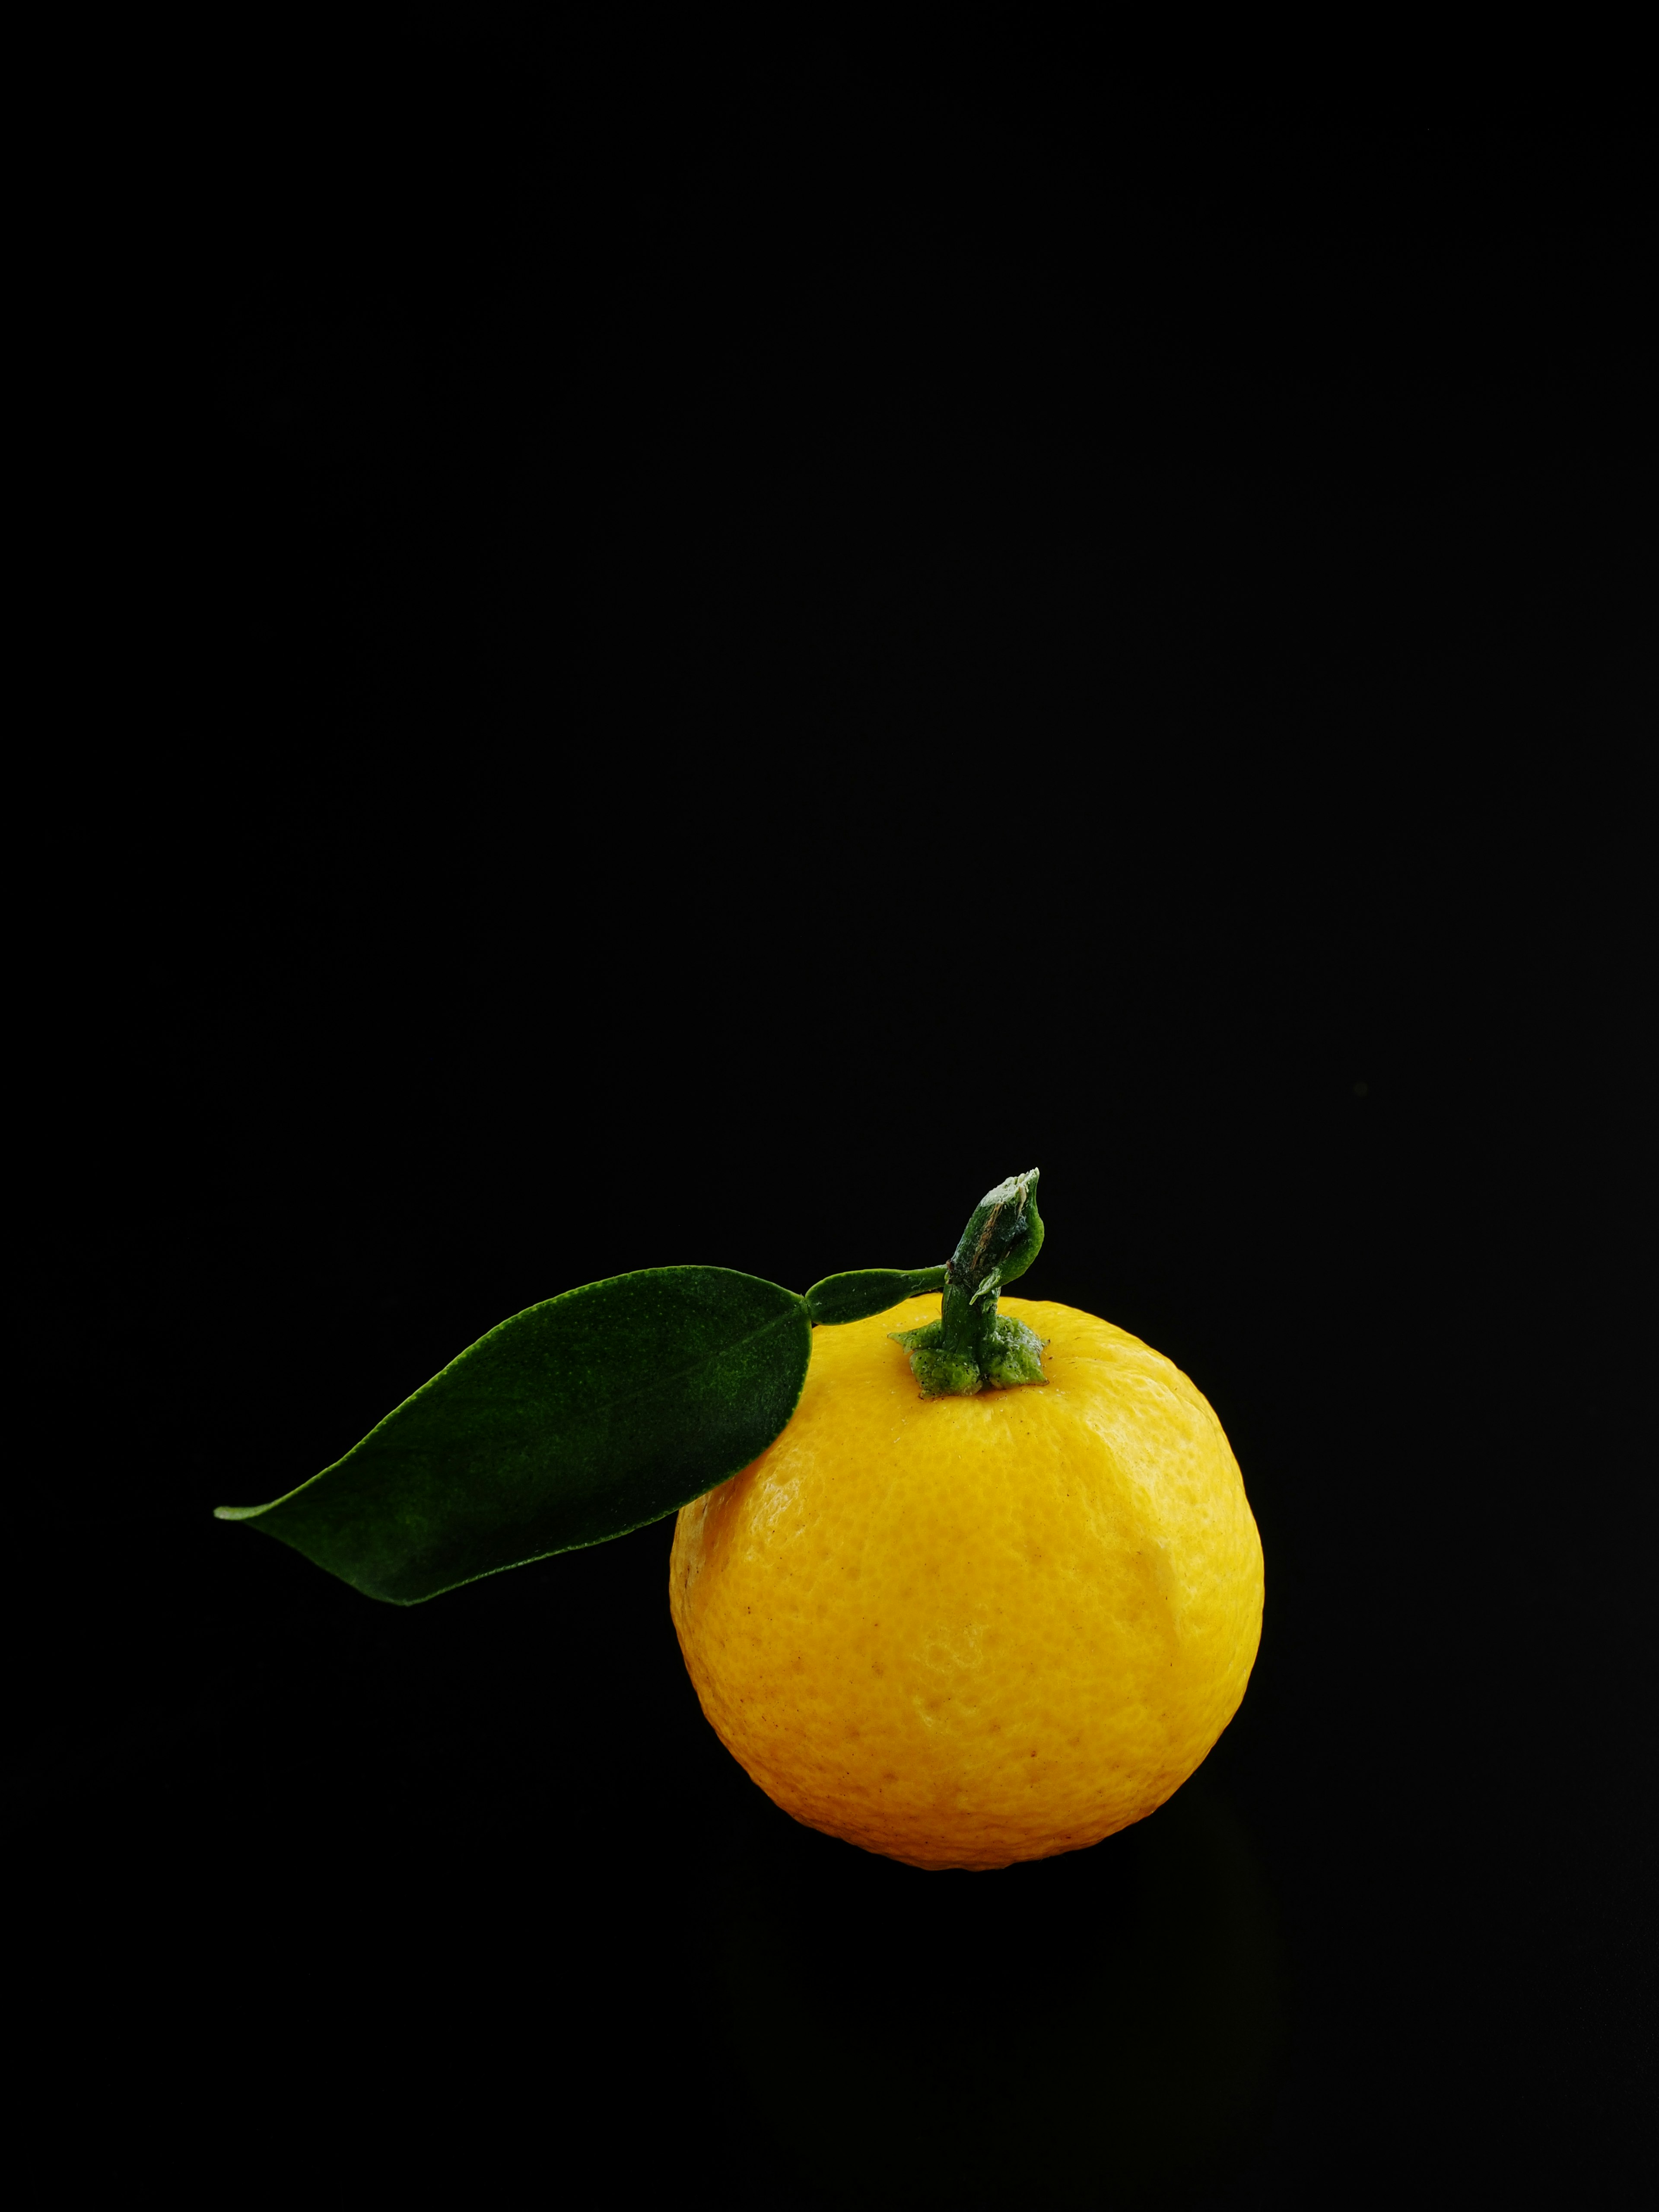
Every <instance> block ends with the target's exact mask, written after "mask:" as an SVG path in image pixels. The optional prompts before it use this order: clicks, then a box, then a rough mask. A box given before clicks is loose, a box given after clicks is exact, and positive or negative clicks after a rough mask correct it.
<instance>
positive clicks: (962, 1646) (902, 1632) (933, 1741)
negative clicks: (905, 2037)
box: [670, 1297, 1262, 1868]
mask: <svg viewBox="0 0 1659 2212" xmlns="http://www.w3.org/2000/svg"><path fill="white" fill-rule="evenodd" d="M999 1310H1000V1311H1001V1312H1002V1313H1004V1314H1006V1315H1009V1316H1012V1318H1014V1319H1016V1320H1018V1321H1023V1322H1025V1323H1026V1324H1027V1326H1028V1327H1030V1328H1032V1329H1034V1330H1035V1331H1036V1334H1037V1335H1038V1336H1039V1337H1042V1338H1044V1339H1046V1340H1047V1350H1046V1351H1045V1352H1044V1353H1043V1356H1042V1368H1043V1372H1044V1374H1045V1376H1047V1377H1048V1380H1047V1382H1046V1383H1045V1384H1033V1385H1030V1386H1026V1387H1023V1388H1017V1389H987V1390H985V1391H982V1392H981V1393H980V1394H979V1395H975V1396H972V1397H949V1396H946V1397H939V1398H932V1399H927V1400H924V1399H922V1398H921V1397H920V1396H919V1395H918V1393H917V1386H916V1382H915V1376H913V1375H912V1373H911V1370H910V1366H909V1362H908V1359H907V1358H906V1355H905V1353H904V1352H903V1351H902V1349H901V1347H900V1346H897V1345H896V1344H894V1343H892V1342H891V1341H890V1332H892V1331H894V1330H896V1329H903V1328H915V1327H917V1326H919V1325H920V1324H921V1322H925V1321H928V1320H931V1319H933V1318H934V1317H935V1316H937V1315H938V1313H939V1300H938V1298H937V1297H928V1298H913V1299H910V1300H909V1301H908V1302H907V1303H906V1304H903V1305H902V1306H899V1307H896V1308H895V1309H894V1310H892V1311H891V1312H890V1313H884V1314H881V1315H878V1316H876V1317H875V1318H874V1319H872V1320H868V1321H861V1322H852V1323H850V1324H848V1326H846V1327H844V1328H817V1329H816V1330H815V1331H814V1332H813V1337H812V1354H811V1366H810V1369H809V1370H808V1373H807V1377H806V1384H805V1390H804V1391H803V1393H802V1395H801V1401H800V1404H799V1407H798V1408H797V1409H796V1412H795V1414H794V1418H793V1419H792V1420H791V1422H790V1423H789V1425H788V1427H787V1429H785V1430H784V1431H783V1433H782V1435H781V1436H780V1437H778V1439H777V1441H776V1442H775V1443H774V1444H772V1445H771V1446H770V1447H769V1449H768V1450H766V1451H764V1452H763V1453H762V1455H761V1456H760V1457H759V1458H758V1459H757V1460H756V1461H755V1462H753V1463H752V1465H750V1466H749V1467H747V1468H744V1470H743V1472H742V1473H741V1474H737V1475H734V1476H733V1477H732V1480H730V1481H729V1482H726V1483H723V1484H722V1485H721V1486H720V1488H719V1489H717V1490H714V1491H711V1492H708V1495H707V1496H705V1497H702V1498H696V1499H695V1500H694V1501H693V1502H692V1503H691V1504H690V1505H687V1506H684V1507H683V1508H682V1510H681V1511H680V1514H679V1517H678V1524H677V1526H676V1528H675V1534H674V1547H673V1555H672V1562H671V1569H670V1604H671V1608H672V1613H673V1618H674V1626H675V1628H676V1630H677V1631H678V1635H679V1639H680V1646H681V1649H682V1650H683V1651H684V1655H685V1662H686V1665H687V1667H688V1668H689V1669H690V1674H691V1680H692V1681H693V1683H694V1684H695V1685H696V1692H697V1695H698V1698H699V1699H701V1701H702V1708H703V1711H704V1712H705V1713H706V1714H707V1716H708V1719H709V1721H710V1723H712V1724H713V1726H714V1729H715V1731H716V1732H717V1734H718V1735H719V1736H720V1740H721V1741H722V1742H723V1743H724V1744H725V1745H726V1747H727V1749H728V1750H729V1751H730V1752H731V1753H732V1756H733V1757H734V1758H735V1759H738V1762H739V1764H740V1765H742V1766H743V1767H744V1769H745V1770H746V1771H748V1773H749V1774H750V1775H751V1776H752V1777H753V1778H754V1779H755V1781H756V1782H757V1783H758V1784H759V1785H760V1787H761V1788H762V1789H763V1790H765V1791H766V1792H767V1794H768V1796H770V1797H771V1798H773V1799H774V1800H775V1802H777V1803H778V1804H779V1805H781V1807H782V1808H783V1809H784V1810H785V1811H786V1812H787V1813H789V1814H793V1817H794V1818H795V1819H796V1820H800V1821H803V1822H804V1823H805V1825H806V1826H809V1827H813V1828H819V1829H823V1830H824V1831H826V1832H828V1833H829V1834H831V1835H835V1836H840V1837H842V1838H845V1839H846V1840H847V1841H848V1842H849V1843H854V1844H860V1845H861V1846H862V1847H863V1848H864V1849H865V1850H871V1851H877V1852H880V1853H881V1854H883V1855H884V1856H885V1857H889V1858H893V1859H899V1860H902V1861H903V1862H905V1863H907V1864H908V1865H911V1866H917V1867H930V1868H943V1867H964V1868H992V1867H1004V1866H1007V1865H1009V1864H1011V1863H1013V1862H1014V1861H1016V1860H1022V1859H1036V1858H1047V1857H1052V1856H1053V1855H1054V1854H1055V1853H1056V1852H1060V1851H1069V1850H1079V1849H1080V1848H1081V1847H1083V1846H1084V1845H1085V1844H1093V1843H1096V1842H1097V1841H1098V1840H1099V1839H1100V1838H1102V1837H1103V1836H1109V1835H1110V1834H1112V1833H1113V1832H1115V1830H1116V1829H1119V1828H1122V1827H1126V1826H1128V1824H1129V1823H1130V1822H1131V1821H1134V1820H1142V1819H1144V1818H1145V1817H1146V1814H1149V1813H1151V1812H1152V1811H1154V1810H1155V1809H1156V1808H1157V1807H1158V1806H1159V1805H1161V1804H1162V1803H1164V1801H1165V1799H1166V1798H1168V1797H1169V1796H1171V1795H1172V1794H1173V1792H1174V1791H1175V1790H1178V1789H1179V1788H1180V1786H1181V1784H1182V1783H1183V1782H1184V1781H1185V1780H1186V1779H1187V1777H1188V1775H1189V1774H1191V1773H1192V1771H1194V1768H1195V1767H1196V1766H1197V1765H1199V1763H1200V1760H1202V1759H1203V1758H1204V1757H1205V1755H1206V1753H1207V1752H1208V1751H1209V1749H1210V1748H1211V1747H1212V1744H1213V1743H1214V1742H1215V1741H1216V1739H1217V1737H1218V1735H1220V1734H1221V1731H1222V1730H1223V1729H1225V1727H1226V1725H1227V1723H1228V1722H1229V1721H1230V1720H1231V1718H1232V1716H1233V1714H1234V1713H1235V1712H1236V1711H1237V1709H1238V1705H1239V1702H1240V1700H1241V1699H1242V1698H1243V1694H1244V1686H1245V1684H1246V1682H1247V1681H1248V1680H1249V1674H1250V1668H1251V1666H1252V1665H1253V1663H1254V1662H1255V1654H1256V1648H1257V1645H1258V1643H1259V1641H1260V1638H1261V1599H1262V1567H1261V1541H1260V1539H1259V1538H1258V1536H1257V1534H1256V1527H1255V1520H1254V1518H1253V1516H1252V1515H1251V1512H1250V1509H1249V1504H1248V1502H1247V1500H1246V1498H1245V1495H1244V1486H1243V1480H1241V1478H1240V1475H1239V1471H1238V1465H1237V1461H1236V1460H1235V1459H1234V1457H1233V1455H1232V1452H1231V1449H1230V1448H1229V1445H1228V1443H1227V1439H1226V1437H1225V1435H1224V1434H1223V1433H1222V1429H1221V1425H1220V1423H1219V1422H1218V1420H1217V1419H1216V1417H1215V1414H1214V1413H1213V1412H1212V1409H1211V1407H1210V1405H1209V1403H1208V1401H1206V1399H1205V1397H1204V1396H1203V1395H1202V1393H1201V1392H1200V1391H1199V1390H1198V1389H1195V1388H1194V1385H1193V1384H1192V1383H1189V1382H1188V1379H1187V1377H1186V1376H1184V1375H1183V1374H1182V1373H1181V1371H1180V1370H1179V1369H1178V1368H1176V1366H1174V1365H1173V1364H1171V1362H1170V1361H1169V1360H1168V1359H1165V1358H1164V1357H1163V1356H1162V1355H1161V1354H1160V1353H1158V1352H1154V1351H1152V1348H1151V1347H1150V1346H1147V1345H1145V1344H1143V1343H1141V1341H1140V1340H1139V1338H1138V1337H1133V1336H1130V1335H1129V1334H1127V1332H1126V1331H1124V1330H1123V1329H1121V1328H1114V1327H1113V1326H1112V1324H1111V1323H1110V1322H1105V1321H1101V1320H1098V1319H1097V1317H1096V1316H1093V1315H1092V1314H1086V1313H1080V1312H1079V1311H1078V1310H1076V1309H1075V1308H1073V1307H1070V1306H1063V1305H1052V1304H1043V1303H1042V1302H1040V1301H1034V1300H1030V1299H1024V1298H1017V1297H1004V1298H1002V1299H1001V1300H1000V1307H999Z"/></svg>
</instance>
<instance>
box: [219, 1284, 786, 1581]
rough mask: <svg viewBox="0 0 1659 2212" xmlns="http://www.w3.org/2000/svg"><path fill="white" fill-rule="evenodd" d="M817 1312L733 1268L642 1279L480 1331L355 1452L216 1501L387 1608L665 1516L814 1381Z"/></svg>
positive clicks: (742, 1451)
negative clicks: (255, 1497)
mask: <svg viewBox="0 0 1659 2212" xmlns="http://www.w3.org/2000/svg"><path fill="white" fill-rule="evenodd" d="M811 1335H812V1328H811V1316H810V1315H809V1313H808V1310H807V1306H806V1303H805V1299H803V1298H801V1297H798V1296H797V1295H796V1293H795V1292H794V1291H786V1290H782V1289H781V1288H780V1287H779V1285H777V1284H775V1283H768V1282H763V1281H762V1280H761V1279H760V1278H759V1277H758V1276H756V1275H742V1274H738V1273H735V1272H734V1271H733V1270H732V1269H731V1268H729V1267H647V1268H645V1269H642V1270H641V1272H640V1273H637V1274H633V1275H616V1276H612V1277H611V1279H609V1280H608V1281H606V1282H601V1283H589V1284H586V1285H584V1287H583V1288H582V1289H580V1290H577V1291H565V1292H564V1294H563V1295H562V1297H556V1298H549V1299H547V1300H546V1301H545V1302H544V1304H541V1305H535V1306H531V1307H530V1308H528V1309H527V1310H526V1311H525V1312H524V1313H521V1314H515V1315H514V1316H513V1318H512V1320H511V1321H504V1322H502V1323H501V1326H500V1327H499V1328H493V1329H491V1330H490V1332H489V1335H488V1336H484V1337H481V1338H480V1339H479V1340H478V1341H477V1344H475V1345H473V1346H471V1349H470V1350H469V1351H466V1352H462V1353H461V1355H460V1357H459V1358H457V1359H453V1360H451V1362H450V1364H449V1365H448V1366H447V1367H446V1368H445V1369H444V1370H443V1371H442V1372H441V1374H439V1375H435V1376H434V1377H433V1378H432V1380H431V1382H429V1383H424V1384H423V1385H422V1388H421V1389H418V1390H417V1391H416V1393H415V1394H414V1395H413V1396H412V1397H410V1398H406V1399H405V1400H404V1402H403V1404H402V1405H401V1406H399V1407H397V1408H396V1409H395V1410H394V1411H393V1412H392V1413H388V1414H387V1415H386V1419H384V1420H383V1421H381V1422H380V1424H379V1425H378V1426H376V1427H375V1428H374V1429H371V1430H370V1431H369V1433H368V1436H366V1437H364V1438H363V1440H362V1443H359V1444H356V1445H354V1447H353V1448H352V1449H351V1450H350V1451H349V1452H348V1453H347V1454H346V1455H345V1456H344V1458H343V1459H339V1460H337V1461H336V1462H334V1464H333V1466H332V1467H329V1468H324V1470H323V1472H322V1473H321V1474H315V1475H313V1476H312V1478H311V1480H309V1481H308V1482H305V1483H301V1486H300V1487H299V1488H298V1489H297V1490H292V1491H290V1492H289V1493H288V1495H287V1496H286V1497H285V1498H276V1500H275V1501H274V1502H273V1503H272V1504H269V1505H244V1506H228V1505H222V1506H220V1507H219V1508H218V1509H217V1511H218V1515H219V1517H220V1519H222V1520H226V1521H247V1522H251V1523H252V1526H253V1527H254V1528H258V1529H261V1530H263V1531H264V1534H267V1535H270V1536H276V1537H279V1538H280V1539H281V1540H282V1541H283V1543H285V1544H291V1545H292V1546H293V1547H294V1548H295V1551H297V1552H302V1553H304V1554H305V1556H306V1557H307V1559H311V1560H313V1561H314V1562H315V1563H316V1565H318V1566H319V1567H325V1568H326V1569H327V1570H328V1571H329V1572H330V1573H331V1574H334V1575H338V1576H339V1577H340V1578H341V1579H342V1580H343V1581H344V1582H348V1583H352V1584H353V1585H354V1586H355V1587H356V1589H360V1590H362V1591H364V1592H366V1593H367V1594H368V1595H369V1596H370V1597H378V1598H384V1599H386V1600H387V1601H389V1602H390V1603H392V1604H393V1605H416V1604H418V1603H420V1601H422V1599H424V1598H429V1597H435V1596H436V1595H438V1594H439V1592H440V1591H441V1590H447V1589H454V1588H455V1587H456V1586H457V1584H458V1583H469V1582H476V1581H477V1579H478V1577H480V1576H481V1575H491V1574H496V1573H499V1572H500V1571H501V1569H502V1568H504V1567H515V1566H522V1565H524V1564H525V1563H526V1561H528V1560H531V1559H544V1558H545V1557H546V1556H547V1555H548V1553H552V1552H568V1551H573V1550H574V1549H576V1548H577V1547H579V1546H581V1545H585V1544H600V1543H604V1542H605V1541H606V1540H607V1539H608V1538H610V1537H612V1536H621V1535H625V1534H627V1533H628V1531H629V1529H631V1528H642V1527H643V1526H644V1525H645V1523H646V1522H648V1521H659V1520H660V1519H662V1518H663V1516H665V1514H669V1513H672V1512H674V1511H676V1510H678V1507H680V1506H682V1505H684V1504H687V1503H688V1502H689V1501H690V1499H691V1498H697V1497H700V1496H701V1495H702V1492H704V1491H706V1490H712V1489H714V1486H716V1484H718V1483H721V1482H724V1481H725V1480H726V1479H727V1477H728V1476H730V1475H733V1474H737V1473H738V1470H739V1469H740V1468H745V1467H747V1466H748V1464H749V1462H750V1461H751V1460H753V1459H757V1458H758V1457H759V1456H760V1455H761V1453H762V1452H763V1451H764V1450H765V1449H766V1447H767V1446H768V1444H769V1443H771V1442H772V1441H773V1439H774V1438H775V1437H777V1436H779V1435H781V1432H782V1431H783V1430H784V1428H785V1427H786V1426H787V1424H788V1421H789V1419H790V1416H791V1415H792V1414H793V1412H794V1410H795V1407H796V1405H797V1403H798V1401H799V1397H800V1393H801V1385H802V1384H803V1383H804V1382H805V1379H806V1363H807V1359H808V1358H809V1356H810V1353H811Z"/></svg>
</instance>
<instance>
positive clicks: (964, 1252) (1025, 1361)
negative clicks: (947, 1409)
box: [893, 1168, 1047, 1398]
mask: <svg viewBox="0 0 1659 2212" xmlns="http://www.w3.org/2000/svg"><path fill="white" fill-rule="evenodd" d="M1036 1182H1037V1170H1036V1168H1031V1169H1029V1170H1027V1172H1026V1173H1025V1174H1024V1175H1018V1176H1009V1177H1008V1179H1007V1181H1006V1182H1000V1183H999V1184H998V1185H997V1187H996V1188H995V1189H994V1190H988V1191H987V1192H986V1194H985V1195H984V1197H983V1198H982V1199H981V1200H980V1202H979V1204H978V1205H977V1206H975V1208H974V1211H973V1212H972V1213H971V1214H970V1215H969V1218H968V1226H967V1227H966V1228H965V1229H964V1230H963V1232H962V1236H961V1238H960V1240H959V1241H958V1243H957V1249H956V1250H955V1251H954V1252H953V1253H952V1254H951V1257H950V1258H949V1259H948V1260H947V1261H945V1289H944V1296H943V1298H942V1300H941V1303H940V1309H939V1319H938V1321H936V1322H929V1323H928V1325H927V1327H926V1328H913V1329H903V1330H895V1331H894V1332H893V1341H894V1342H895V1343H896V1344H902V1345H903V1346H904V1347H905V1349H906V1350H907V1351H908V1352H909V1354H910V1370H911V1372H912V1374H914V1375H915V1378H916V1380H917V1382H918V1383H921V1395H922V1396H923V1397H924V1398H940V1397H947V1396H949V1397H964V1396H971V1395H973V1393H975V1391H979V1390H983V1389H987V1387H989V1388H992V1389H1008V1388H1010V1387H1012V1386H1013V1385H1015V1384H1018V1383H1042V1382H1045V1381H1046V1380H1047V1377H1046V1376H1044V1374H1043V1372H1042V1340H1040V1339H1039V1338H1038V1337H1036V1335H1034V1334H1032V1332H1031V1331H1030V1329H1029V1328H1026V1327H1025V1325H1024V1322H1018V1321H1013V1320H1012V1319H1010V1318H1009V1317H1008V1316H1004V1315H999V1314H998V1312H997V1294H998V1292H999V1291H1001V1290H1002V1289H1003V1288H1005V1287H1006V1285H1008V1284H1009V1283H1012V1281H1013V1280H1014V1279H1015V1278H1016V1277H1017V1276H1019V1275H1023V1274H1024V1273H1025V1270H1026V1269H1027V1268H1028V1267H1030V1264H1031V1262H1032V1261H1033V1260H1035V1259H1036V1255H1037V1254H1038V1253H1039V1252H1040V1251H1041V1250H1042V1216H1041V1215H1040V1214H1039V1213H1038V1212H1037V1208H1036Z"/></svg>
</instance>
